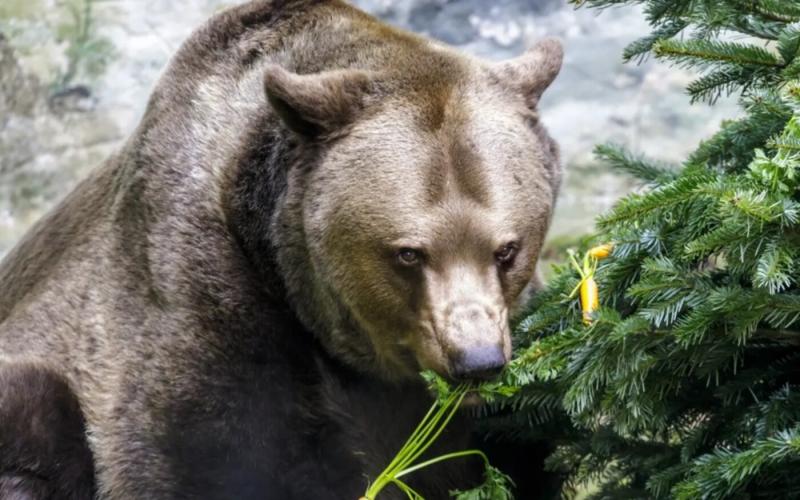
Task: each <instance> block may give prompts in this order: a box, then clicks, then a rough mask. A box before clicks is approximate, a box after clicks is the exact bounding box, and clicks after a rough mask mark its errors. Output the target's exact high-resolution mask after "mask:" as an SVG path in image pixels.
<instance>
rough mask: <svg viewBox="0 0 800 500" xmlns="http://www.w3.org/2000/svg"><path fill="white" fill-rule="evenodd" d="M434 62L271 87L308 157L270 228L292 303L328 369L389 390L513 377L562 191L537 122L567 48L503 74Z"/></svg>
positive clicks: (539, 53)
mask: <svg viewBox="0 0 800 500" xmlns="http://www.w3.org/2000/svg"><path fill="white" fill-rule="evenodd" d="M436 50H440V51H441V54H438V55H437V54H436V53H435V52H436V51H435V50H434V54H433V55H431V54H427V55H426V57H428V58H429V59H431V58H433V59H432V60H433V61H434V63H431V62H430V61H428V62H427V63H426V64H420V65H417V66H413V65H407V66H408V67H402V66H401V68H400V70H399V71H394V72H392V73H391V74H389V73H385V72H383V71H372V70H355V69H346V70H335V71H325V72H321V73H313V74H302V75H301V74H297V73H293V72H290V71H287V70H285V69H282V68H281V67H279V66H271V67H270V68H269V69H268V71H267V74H266V78H265V82H266V83H265V85H266V93H267V97H268V100H269V102H270V104H271V106H272V108H273V109H274V111H275V113H276V114H277V115H278V116H279V117H280V119H281V121H282V123H283V126H284V127H285V128H286V129H288V130H290V131H291V133H292V134H295V135H296V136H297V140H298V141H299V143H300V147H301V148H305V150H306V152H308V151H313V153H309V154H308V155H307V156H303V155H298V158H300V160H298V161H296V162H295V164H293V165H292V166H291V167H290V168H289V170H288V173H287V176H288V188H287V192H286V195H285V197H284V199H283V201H282V202H281V203H280V204H279V205H280V206H279V207H278V210H277V212H276V216H275V217H274V219H273V222H272V232H273V234H278V235H279V236H278V237H277V238H278V240H279V241H278V242H277V262H278V266H279V269H280V272H281V274H282V275H283V279H284V281H285V283H286V288H287V292H288V295H289V298H290V302H291V304H292V306H293V307H294V309H295V311H296V312H297V314H298V316H299V317H300V319H301V320H302V321H303V322H304V324H305V325H306V326H307V327H308V328H310V329H311V330H312V331H314V332H315V333H316V334H317V335H318V336H319V337H320V339H321V340H322V342H323V344H324V345H325V347H326V349H327V350H328V351H329V352H330V353H331V354H332V355H334V356H335V357H338V358H339V359H341V360H343V361H344V362H346V363H348V364H349V365H351V366H353V367H356V368H359V369H361V370H364V371H366V372H371V373H376V374H379V375H380V376H382V377H384V378H386V379H395V380H397V379H403V378H408V377H411V376H415V374H416V373H417V372H419V371H420V370H421V369H433V370H435V371H436V372H438V373H440V374H442V375H444V376H446V377H448V378H451V379H462V378H483V377H486V376H489V375H492V374H494V373H496V372H498V371H499V370H500V369H501V368H502V367H503V366H504V365H505V364H506V363H507V362H508V360H509V357H510V354H511V338H510V332H509V315H510V314H513V311H514V309H515V307H516V306H517V305H518V304H519V302H520V300H521V298H522V297H523V296H524V295H525V293H523V292H525V291H526V290H528V289H530V287H531V284H532V281H533V280H534V273H535V266H536V261H537V258H538V255H539V252H540V250H541V247H542V242H543V239H544V237H545V233H546V231H547V228H548V225H549V222H550V219H551V213H552V210H553V205H554V200H555V196H556V192H557V190H558V185H559V182H560V176H561V174H560V167H559V165H558V158H557V156H558V155H557V148H556V145H555V143H554V142H553V141H552V140H551V139H550V137H549V136H548V135H547V133H546V132H545V130H544V128H543V127H542V125H541V124H540V122H539V117H538V114H537V110H536V105H537V102H538V101H539V98H540V96H541V95H542V92H543V91H544V90H545V89H546V88H547V86H548V85H549V84H550V83H551V82H552V81H553V79H554V78H555V76H556V75H557V73H558V71H559V69H560V67H561V60H562V51H561V46H560V45H559V43H558V42H556V41H553V40H545V41H543V42H540V43H539V44H538V45H536V46H535V47H534V48H532V49H531V50H529V51H528V52H526V53H525V54H524V55H522V56H520V57H518V58H516V59H513V60H510V61H506V62H501V63H485V62H482V61H478V60H475V59H471V58H467V57H464V56H461V55H457V54H455V53H453V52H450V51H449V49H446V48H441V49H436ZM420 66H422V67H420ZM302 158H314V160H313V161H304V160H302Z"/></svg>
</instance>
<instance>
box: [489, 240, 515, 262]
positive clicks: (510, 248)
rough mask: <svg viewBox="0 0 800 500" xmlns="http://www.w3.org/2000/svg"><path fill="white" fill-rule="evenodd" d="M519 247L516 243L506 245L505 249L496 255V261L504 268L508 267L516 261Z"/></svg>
mask: <svg viewBox="0 0 800 500" xmlns="http://www.w3.org/2000/svg"><path fill="white" fill-rule="evenodd" d="M518 248H519V245H517V244H516V243H515V242H513V241H512V242H511V243H506V244H505V245H503V247H502V248H501V249H500V250H498V251H496V252H495V253H494V260H495V261H496V262H497V263H498V264H499V265H502V266H508V265H510V264H511V263H512V262H513V261H514V257H516V255H517V249H518Z"/></svg>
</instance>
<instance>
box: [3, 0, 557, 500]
mask: <svg viewBox="0 0 800 500" xmlns="http://www.w3.org/2000/svg"><path fill="white" fill-rule="evenodd" d="M561 58H562V54H561V48H560V46H559V44H558V43H557V42H555V41H552V40H545V41H543V42H541V43H539V44H538V45H537V46H535V47H534V48H533V49H531V50H530V51H528V52H527V53H525V54H524V55H522V56H520V57H519V58H517V59H513V60H510V61H506V62H500V63H490V62H485V61H481V60H477V59H474V58H472V57H469V56H466V55H463V54H460V53H458V52H456V51H454V50H453V49H451V48H449V47H447V46H445V45H442V44H440V43H437V42H434V41H431V40H428V39H426V38H422V37H419V36H416V35H413V34H410V33H406V32H404V31H400V30H397V29H394V28H391V27H389V26H386V25H385V24H382V23H381V22H379V21H377V20H375V19H373V18H372V17H370V16H368V15H366V14H364V13H362V12H360V11H358V10H356V9H355V8H353V7H351V6H348V5H347V4H345V3H343V2H341V1H339V0H258V1H254V2H251V3H248V4H245V5H242V6H240V7H236V8H233V9H231V10H227V11H225V12H222V13H221V14H219V15H217V16H215V17H214V18H213V19H211V20H210V21H209V22H208V23H207V24H206V25H205V26H203V27H202V28H200V29H199V30H198V31H197V32H195V33H194V34H193V35H192V36H191V38H190V39H189V40H188V41H187V42H186V43H185V44H184V45H183V47H182V48H181V49H180V51H179V52H178V54H177V55H176V56H175V57H174V59H173V60H172V62H171V64H170V65H169V68H168V69H167V70H166V72H165V73H164V75H163V76H162V78H161V81H160V83H159V84H158V85H157V87H156V88H155V90H154V91H153V94H152V96H151V99H150V102H149V105H148V107H147V110H146V113H145V115H144V117H143V118H142V121H141V123H140V125H139V126H138V128H137V129H136V131H135V132H134V134H133V135H132V137H131V138H130V140H129V141H128V142H127V143H126V144H125V145H124V147H123V148H121V150H120V151H119V152H118V153H117V154H115V155H114V156H112V157H111V158H109V159H108V161H106V162H105V164H104V165H102V166H101V167H100V168H99V169H97V170H96V171H95V172H94V173H93V174H92V175H91V176H90V177H89V178H88V179H86V180H85V181H83V182H82V183H81V184H80V185H79V186H78V187H77V189H75V190H74V191H73V192H72V193H71V194H70V195H69V196H68V197H67V198H66V199H65V200H64V201H63V202H62V203H61V204H60V205H59V206H58V207H56V208H55V209H54V210H53V211H52V212H51V213H50V214H49V215H48V216H46V217H45V218H44V219H43V220H41V221H40V222H39V223H38V224H37V225H36V226H35V227H34V228H33V229H32V230H31V231H30V232H29V234H28V235H27V236H26V237H25V238H24V239H23V240H22V241H21V242H20V243H19V244H18V245H17V247H16V248H15V249H14V250H13V251H12V252H11V253H10V254H9V255H8V257H7V258H6V259H5V260H4V261H3V263H2V264H1V265H0V290H2V293H0V366H2V370H0V375H1V376H0V383H2V384H3V385H2V386H0V391H2V392H3V399H0V400H2V401H5V403H6V404H7V406H6V410H7V411H8V412H10V414H9V415H6V417H5V418H4V419H3V420H2V421H0V455H1V456H3V461H0V465H2V467H3V468H2V469H0V486H2V485H5V486H6V487H7V488H8V491H9V492H10V493H9V497H11V495H14V494H18V495H19V497H20V498H48V495H56V496H58V495H59V494H57V493H46V492H57V491H61V492H66V493H61V494H60V495H61V497H62V498H88V497H89V496H91V495H92V494H93V493H91V492H92V491H94V489H95V488H96V495H97V496H98V497H99V498H103V499H120V500H121V499H125V500H130V499H179V498H203V499H221V498H236V499H249V498H254V499H255V498H261V499H294V498H296V499H315V500H316V499H356V498H358V497H359V496H360V495H361V494H362V493H363V491H364V490H365V489H366V486H367V484H368V483H369V481H370V480H372V479H374V478H375V476H376V474H377V473H378V472H379V471H380V470H382V468H383V467H384V466H385V465H386V464H387V463H388V461H389V460H390V459H391V457H392V456H393V455H394V453H395V452H396V451H397V449H398V448H399V446H400V445H401V444H402V442H403V440H404V439H405V437H406V436H407V434H408V433H409V432H410V431H411V430H412V429H413V427H414V426H415V424H416V423H417V422H418V420H419V418H420V417H421V416H422V414H423V413H424V409H425V408H426V407H427V406H429V404H430V402H431V398H430V396H429V394H428V393H427V391H426V390H425V388H424V386H423V385H422V384H421V383H420V381H419V380H420V379H419V377H418V375H417V374H418V372H419V371H420V370H423V369H431V370H435V371H436V372H438V373H440V374H442V375H443V376H445V377H448V378H450V379H453V380H455V379H480V378H485V377H490V376H492V375H493V374H495V373H497V372H498V370H500V369H501V368H502V367H503V366H504V364H505V363H506V362H507V361H508V358H509V356H510V349H511V341H510V338H509V326H508V325H509V315H510V314H512V313H513V311H514V310H515V307H516V306H517V304H518V303H519V302H520V301H521V300H522V299H523V297H524V296H525V295H526V293H527V290H529V289H530V288H531V286H532V282H533V276H534V267H535V263H536V260H537V256H538V254H539V251H540V248H541V245H542V240H543V238H544V235H545V232H546V230H547V227H548V224H549V221H550V216H551V212H552V207H553V204H554V199H555V195H556V191H557V188H558V184H559V180H560V169H559V165H558V160H557V148H556V146H555V144H554V142H553V141H552V140H551V139H550V138H549V137H548V135H547V133H546V132H545V130H544V128H543V127H542V125H541V123H540V121H539V116H538V113H537V109H536V106H537V102H538V100H539V98H540V96H541V94H542V92H543V91H544V90H545V88H546V87H547V86H548V85H549V84H550V83H551V82H552V80H553V79H554V78H555V76H556V74H557V73H558V70H559V68H560V65H561ZM30 380H37V381H38V382H37V383H38V386H36V387H33V386H31V387H32V390H31V391H29V392H28V391H24V390H20V389H19V388H20V387H23V386H25V385H26V384H28V381H30ZM37 408H38V409H41V411H39V413H37ZM59 412H60V413H59ZM0 414H2V413H0ZM3 415H5V414H3ZM54 415H55V416H54ZM58 415H61V419H60V420H59V418H56V417H57V416H58ZM23 417H24V418H27V419H29V420H30V421H31V422H33V423H35V424H36V425H33V424H32V425H31V426H30V428H28V427H25V426H22V425H18V422H13V420H14V419H18V418H23ZM42 426H44V428H43V427H42ZM26 429H28V430H26ZM60 429H63V430H60ZM70 434H71V435H70ZM84 435H85V437H86V439H87V441H85V443H88V447H85V446H83V445H82V443H83V442H84V441H81V440H82V439H84ZM468 435H469V432H468V423H467V422H466V420H465V419H460V420H459V421H457V422H455V423H454V424H453V425H452V426H451V427H450V429H449V430H448V432H447V434H446V435H445V437H444V438H443V439H442V440H441V443H442V444H441V446H442V447H443V449H460V448H463V447H464V446H465V445H466V441H467V438H468ZM48 440H49V444H48ZM48 446H49V447H48ZM45 448H46V452H45V451H38V450H44V449H45ZM87 450H89V451H90V456H91V460H90V461H91V463H92V464H93V465H94V470H93V471H87V470H86V468H87V467H86V466H85V467H84V469H83V470H82V471H81V470H79V469H80V467H78V469H76V470H68V471H64V470H61V469H59V468H58V464H60V463H63V462H64V461H69V460H71V459H73V458H74V460H75V461H76V462H75V463H77V464H81V463H86V462H87V460H86V459H85V456H86V453H88V451H87ZM473 465H475V464H471V463H469V462H468V461H466V462H465V461H460V462H459V461H455V462H450V463H447V464H443V465H437V466H436V467H432V468H430V470H425V471H420V472H419V473H416V474H414V475H413V477H410V478H409V481H410V483H411V485H412V486H413V487H414V488H415V489H417V490H418V491H419V492H421V493H422V494H424V495H425V496H426V497H427V498H432V499H435V498H445V497H447V494H448V491H450V490H452V489H454V488H464V487H467V486H469V485H470V484H473V483H474V482H475V481H476V480H479V479H480V470H479V469H477V470H476V469H473V468H472V466H473ZM42 482H44V483H48V482H50V483H53V484H50V485H47V484H45V485H44V486H43V485H42V484H41V483H42ZM15 491H16V493H15ZM37 492H39V493H37ZM393 495H394V496H393ZM399 495H400V492H399V490H393V491H390V490H387V492H386V497H385V498H387V499H390V498H401V496H399Z"/></svg>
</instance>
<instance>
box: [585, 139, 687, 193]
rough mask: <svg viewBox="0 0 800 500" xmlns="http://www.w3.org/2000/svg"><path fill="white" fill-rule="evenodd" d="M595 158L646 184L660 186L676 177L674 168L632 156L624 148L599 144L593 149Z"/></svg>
mask: <svg viewBox="0 0 800 500" xmlns="http://www.w3.org/2000/svg"><path fill="white" fill-rule="evenodd" d="M594 154H595V156H596V157H597V158H598V159H600V160H602V161H604V162H605V163H606V164H607V165H608V166H609V167H611V168H612V169H613V170H617V171H619V172H622V173H626V174H628V175H632V176H633V177H635V178H636V179H639V180H642V181H645V182H647V183H653V184H660V183H664V182H667V181H670V180H672V179H674V178H675V177H676V172H675V169H674V168H671V167H668V166H667V165H663V164H658V163H656V162H653V161H651V160H646V159H644V158H643V157H641V156H634V155H632V154H631V153H630V152H629V151H627V150H626V149H625V148H624V147H622V146H619V145H615V144H601V145H598V146H595V148H594Z"/></svg>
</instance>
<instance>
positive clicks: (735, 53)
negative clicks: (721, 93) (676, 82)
mask: <svg viewBox="0 0 800 500" xmlns="http://www.w3.org/2000/svg"><path fill="white" fill-rule="evenodd" d="M653 53H654V54H655V55H656V57H658V58H662V59H668V60H671V61H675V62H677V63H678V64H681V65H683V66H686V67H700V68H706V67H708V66H709V65H713V64H719V63H722V64H724V65H728V64H735V65H741V66H756V67H759V66H760V67H766V68H775V67H780V66H782V63H781V61H780V60H778V59H777V58H776V57H775V55H773V54H771V53H770V52H768V51H767V50H765V49H763V48H761V47H758V46H755V45H751V44H744V43H738V42H722V41H718V40H684V41H680V40H661V41H659V42H658V43H656V44H655V45H654V47H653Z"/></svg>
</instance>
